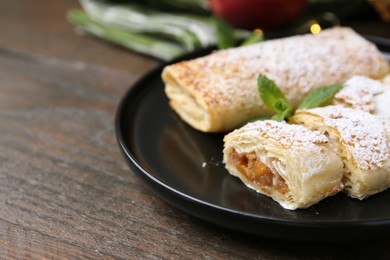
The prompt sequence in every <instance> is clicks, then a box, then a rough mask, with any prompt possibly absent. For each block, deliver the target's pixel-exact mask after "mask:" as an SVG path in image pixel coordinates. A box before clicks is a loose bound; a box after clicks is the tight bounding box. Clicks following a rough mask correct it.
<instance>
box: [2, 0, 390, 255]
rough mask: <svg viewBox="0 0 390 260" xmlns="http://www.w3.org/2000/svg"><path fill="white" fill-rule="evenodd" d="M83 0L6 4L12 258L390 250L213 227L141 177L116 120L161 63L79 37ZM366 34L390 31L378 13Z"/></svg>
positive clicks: (383, 243) (6, 172) (6, 231)
mask: <svg viewBox="0 0 390 260" xmlns="http://www.w3.org/2000/svg"><path fill="white" fill-rule="evenodd" d="M78 7H79V5H78V2H77V1H76V0H51V1H49V0H46V1H45V0H35V1H27V0H2V1H1V2H0V258H1V259H31V258H34V259H58V258H63V259H79V258H101V259H111V258H115V259H121V258H124V259H135V258H136V259H140V258H147V259H162V258H166V259H194V258H196V259H253V258H256V259H284V258H289V259H313V258H316V259H328V258H346V257H351V256H360V257H364V258H371V259H373V258H375V257H381V258H385V257H387V258H389V257H390V246H389V244H390V239H381V240H378V241H375V240H374V241H363V242H359V243H358V247H356V246H355V244H353V243H343V244H341V245H339V244H329V243H327V244H320V243H316V242H314V241H313V242H312V243H299V242H293V241H278V240H269V239H265V238H259V237H254V236H249V235H244V234H240V233H236V232H232V231H229V230H226V229H223V228H219V227H217V226H214V225H211V224H209V223H206V222H204V221H201V220H199V219H196V218H194V217H191V216H189V215H187V214H185V213H183V212H182V211H180V210H178V209H176V208H174V207H172V206H171V205H169V204H167V203H166V202H164V201H162V200H161V199H159V198H158V197H156V195H155V194H154V193H153V192H152V191H151V190H150V189H149V188H147V187H146V186H145V185H144V183H143V182H142V181H141V180H140V179H139V178H138V177H136V176H135V175H134V174H133V173H132V172H131V171H130V169H129V167H128V166H127V164H126V162H125V160H124V159H123V157H122V155H121V153H120V151H119V149H118V145H117V142H116V138H115V132H114V118H115V113H116V109H117V106H118V103H119V101H120V99H121V97H122V96H123V95H124V93H125V92H126V90H127V89H128V88H129V86H130V85H131V84H132V83H133V82H135V81H136V80H137V79H138V78H139V77H141V76H142V75H143V74H144V73H146V72H147V71H149V70H150V69H152V68H153V67H155V66H156V65H158V63H159V62H158V61H157V60H154V59H152V58H148V57H145V56H142V55H138V54H135V53H132V52H130V51H127V50H124V49H122V48H118V47H116V46H113V45H110V44H107V43H106V42H103V41H100V40H97V39H95V38H92V37H88V36H80V35H77V34H76V33H75V31H74V29H73V27H72V26H71V25H70V24H69V23H68V22H67V21H66V20H65V12H66V11H67V10H69V9H71V8H78ZM355 25H356V29H357V30H358V31H360V32H363V33H367V32H370V33H372V34H376V35H381V36H387V37H389V38H390V35H389V33H390V30H388V29H389V27H387V26H386V25H384V24H380V23H378V22H372V23H371V24H370V23H367V22H361V23H356V24H355Z"/></svg>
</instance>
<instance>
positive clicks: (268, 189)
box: [223, 120, 343, 210]
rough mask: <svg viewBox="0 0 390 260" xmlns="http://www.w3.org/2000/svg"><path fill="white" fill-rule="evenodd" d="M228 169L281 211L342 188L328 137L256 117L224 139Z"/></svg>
mask: <svg viewBox="0 0 390 260" xmlns="http://www.w3.org/2000/svg"><path fill="white" fill-rule="evenodd" d="M223 152H224V163H225V165H226V168H227V170H228V172H229V173H230V174H232V175H234V176H237V177H239V178H240V179H241V181H242V182H244V183H245V184H246V185H247V186H248V187H250V188H252V189H254V190H256V191H258V192H259V193H262V194H264V195H267V196H269V197H271V198H272V199H274V200H275V201H277V202H278V203H279V204H280V205H282V206H283V207H284V208H286V209H291V210H294V209H297V208H307V207H309V206H311V205H313V204H315V203H317V202H319V201H320V200H322V199H324V198H326V197H328V196H331V195H333V194H335V193H337V192H338V191H340V189H341V188H342V184H341V178H342V174H343V163H342V161H341V160H340V158H339V157H338V156H337V155H336V154H335V153H334V152H333V150H332V148H331V146H330V143H329V140H328V138H327V137H326V136H325V135H323V134H321V133H320V132H318V131H311V130H309V129H307V128H305V127H303V126H300V125H291V124H287V123H285V122H277V121H273V120H265V121H256V122H253V123H249V124H247V125H245V126H244V127H242V128H240V129H237V130H235V131H233V132H231V133H229V134H227V135H226V136H225V138H224V151H223Z"/></svg>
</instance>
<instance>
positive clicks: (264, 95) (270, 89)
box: [257, 75, 291, 112]
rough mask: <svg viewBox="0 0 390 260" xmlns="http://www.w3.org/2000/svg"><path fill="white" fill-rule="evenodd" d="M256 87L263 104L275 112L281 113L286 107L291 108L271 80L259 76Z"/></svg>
mask: <svg viewBox="0 0 390 260" xmlns="http://www.w3.org/2000/svg"><path fill="white" fill-rule="evenodd" d="M257 87H258V91H259V94H260V98H261V99H262V100H263V102H264V104H265V105H266V106H267V107H269V108H271V109H272V110H274V111H275V112H282V111H283V110H285V109H286V107H290V108H291V106H290V105H289V104H288V101H287V99H286V98H285V96H284V95H283V93H282V91H281V90H280V89H279V87H278V86H277V85H276V83H275V82H274V81H273V80H271V79H269V78H267V77H266V76H264V75H259V76H258V78H257Z"/></svg>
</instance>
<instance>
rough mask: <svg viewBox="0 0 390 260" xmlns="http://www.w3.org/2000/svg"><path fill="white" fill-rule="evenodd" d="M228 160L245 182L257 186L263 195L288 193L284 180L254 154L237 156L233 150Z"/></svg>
mask: <svg viewBox="0 0 390 260" xmlns="http://www.w3.org/2000/svg"><path fill="white" fill-rule="evenodd" d="M230 159H231V161H232V162H233V164H234V165H235V167H236V169H237V170H238V171H239V172H240V173H241V174H242V175H243V176H244V177H245V178H246V180H247V181H248V182H249V183H251V184H255V185H257V186H259V187H260V188H261V189H262V190H263V192H264V193H266V194H269V195H270V194H272V193H274V192H275V191H278V192H279V193H281V194H286V193H287V192H289V188H288V186H287V184H286V182H285V180H284V179H283V178H282V177H281V176H280V175H279V174H277V173H274V172H273V171H272V170H271V169H270V168H269V167H268V166H267V165H265V164H264V163H263V162H262V161H261V160H260V158H259V157H258V156H256V153H255V152H251V153H242V154H239V153H237V151H236V150H233V151H232V153H231V154H230Z"/></svg>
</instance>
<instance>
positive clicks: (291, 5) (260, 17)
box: [210, 0, 307, 29]
mask: <svg viewBox="0 0 390 260" xmlns="http://www.w3.org/2000/svg"><path fill="white" fill-rule="evenodd" d="M210 4H211V9H212V12H213V14H215V15H217V16H219V17H221V18H222V19H224V20H225V21H226V22H228V23H230V24H231V25H232V26H234V27H238V28H245V29H254V28H261V29H274V28H277V27H279V26H282V25H285V24H286V23H288V22H291V21H293V20H294V19H295V18H296V17H297V16H298V15H299V13H300V12H301V11H302V10H303V8H304V7H305V6H306V4H307V0H210Z"/></svg>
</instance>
